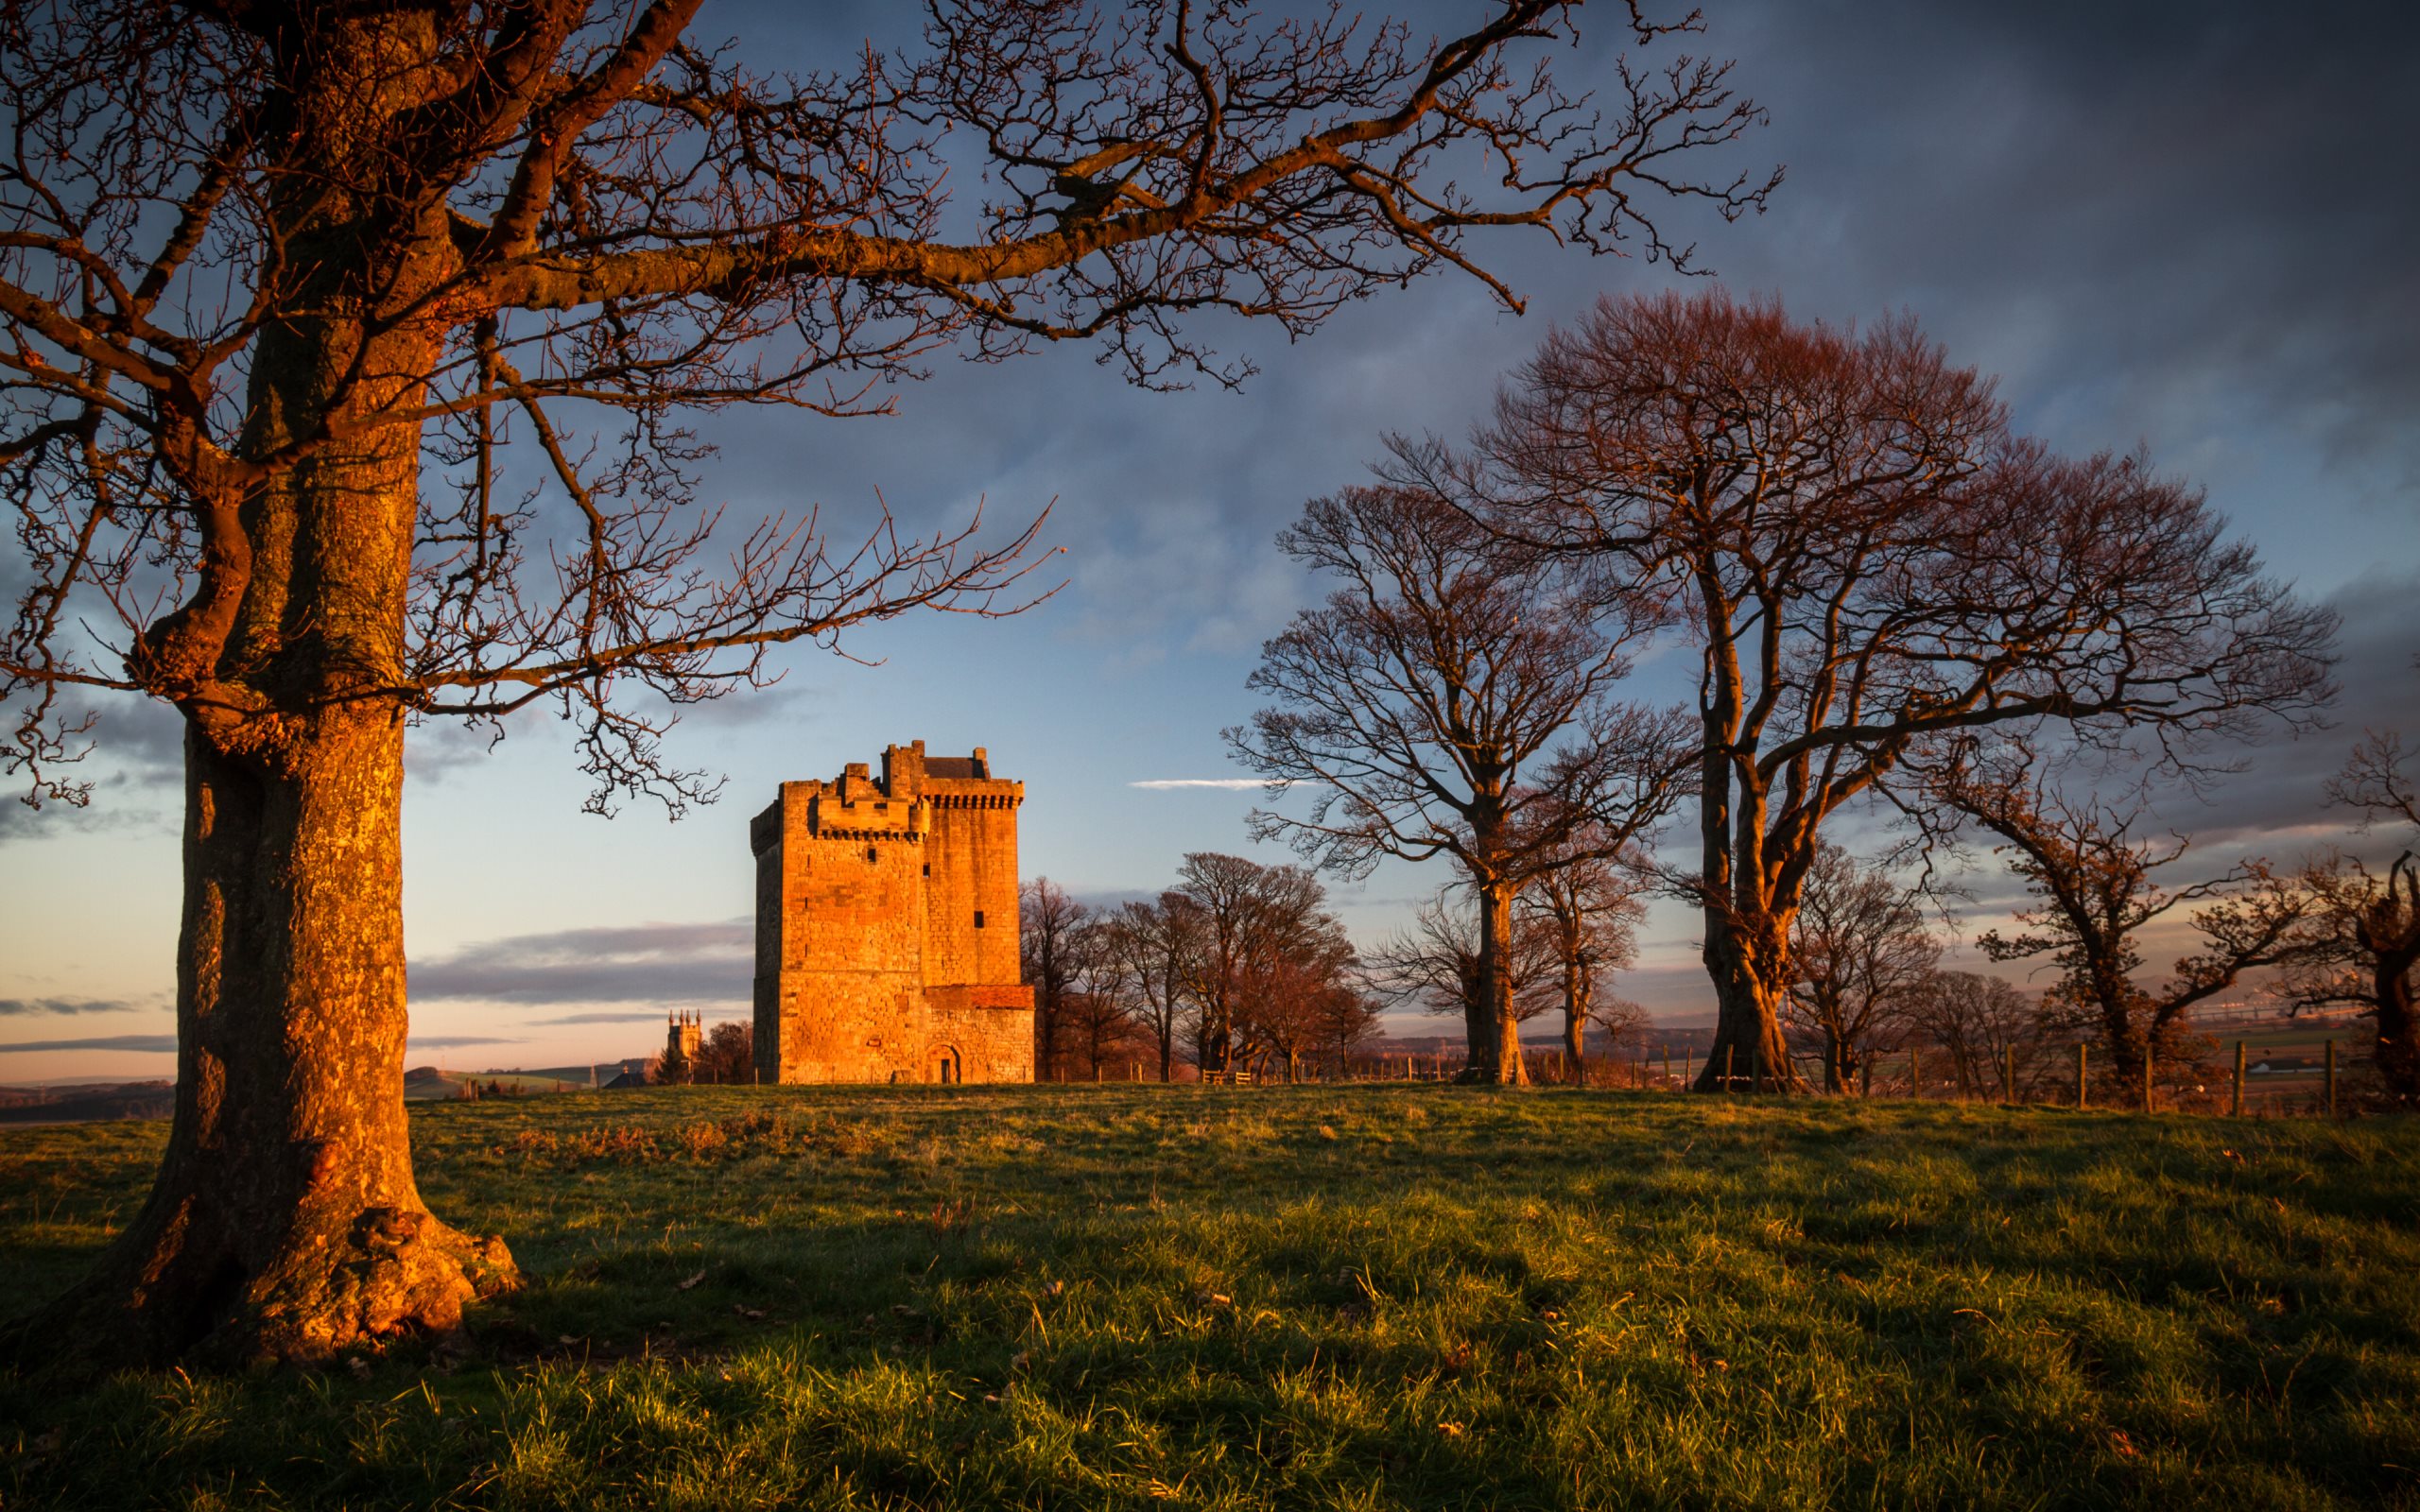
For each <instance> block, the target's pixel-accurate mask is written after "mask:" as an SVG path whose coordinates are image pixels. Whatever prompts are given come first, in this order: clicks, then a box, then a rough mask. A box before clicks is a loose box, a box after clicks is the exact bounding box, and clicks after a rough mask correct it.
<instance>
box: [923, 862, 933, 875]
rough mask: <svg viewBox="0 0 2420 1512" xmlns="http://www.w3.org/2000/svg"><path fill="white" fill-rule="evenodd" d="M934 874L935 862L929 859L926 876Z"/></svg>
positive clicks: (926, 863)
mask: <svg viewBox="0 0 2420 1512" xmlns="http://www.w3.org/2000/svg"><path fill="white" fill-rule="evenodd" d="M932 874H933V864H932V863H931V862H929V861H927V862H925V876H927V877H929V876H931V875H932Z"/></svg>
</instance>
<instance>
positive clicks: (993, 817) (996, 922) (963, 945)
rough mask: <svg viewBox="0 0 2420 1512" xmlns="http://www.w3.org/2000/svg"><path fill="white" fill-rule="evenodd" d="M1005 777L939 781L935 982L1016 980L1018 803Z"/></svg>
mask: <svg viewBox="0 0 2420 1512" xmlns="http://www.w3.org/2000/svg"><path fill="white" fill-rule="evenodd" d="M1021 785H1022V784H1011V783H1006V782H952V781H948V780H945V779H944V780H942V781H939V782H934V783H933V784H932V785H931V786H930V788H928V789H927V792H926V802H927V803H929V804H930V805H931V808H932V820H931V824H932V836H931V840H930V842H929V844H928V845H927V847H926V849H927V851H929V852H930V855H931V863H932V877H931V880H930V882H929V883H928V884H927V887H928V891H927V894H926V898H927V902H926V906H925V919H926V921H927V923H926V932H925V980H926V981H927V982H929V983H930V984H931V985H933V986H935V987H954V986H957V985H959V984H961V983H983V984H986V985H992V986H1004V985H1009V984H1012V983H1014V982H1016V980H1017V978H1018V975H1019V963H1018V960H1017V807H1016V806H1017V803H1018V801H1019V800H1020V799H1021V798H1022V796H1023V795H1022V794H1021V793H1014V792H1005V793H1004V792H997V791H986V790H987V789H997V788H1008V787H1011V786H1021Z"/></svg>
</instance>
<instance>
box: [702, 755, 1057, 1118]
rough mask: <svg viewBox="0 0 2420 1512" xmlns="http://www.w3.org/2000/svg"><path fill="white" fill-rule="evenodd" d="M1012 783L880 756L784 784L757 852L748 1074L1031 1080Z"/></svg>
mask: <svg viewBox="0 0 2420 1512" xmlns="http://www.w3.org/2000/svg"><path fill="white" fill-rule="evenodd" d="M1024 801H1025V784H1024V783H1023V782H1006V781H1003V780H1001V779H999V778H995V777H994V776H993V775H992V766H991V762H990V759H989V758H988V756H987V755H986V754H985V752H984V750H983V747H980V746H977V747H975V753H974V754H973V755H971V756H932V757H928V756H926V755H925V743H924V742H923V741H921V740H920V741H917V742H916V743H915V744H914V745H912V746H892V747H890V748H888V749H887V750H885V751H884V752H883V753H882V777H881V779H880V780H879V781H876V780H875V779H873V777H872V776H871V775H870V774H869V772H868V770H867V766H866V764H864V763H861V762H860V763H853V764H851V765H849V766H848V768H847V769H846V770H844V771H843V772H842V773H841V774H840V777H839V779H838V781H837V782H784V783H783V784H782V793H781V797H780V798H779V799H775V800H774V801H773V803H772V805H771V806H770V807H769V808H767V809H766V810H765V811H764V812H763V813H762V814H759V815H757V816H756V817H755V819H754V821H753V822H752V823H751V824H750V826H749V844H750V848H751V849H752V850H753V851H755V854H756V1074H757V1077H758V1079H759V1080H761V1081H765V1082H812V1081H856V1082H864V1081H879V1082H899V1081H933V1082H955V1081H1031V1080H1032V1079H1033V992H1032V989H1031V988H1027V987H1025V986H1023V985H1022V984H1021V983H1020V982H1019V980H1018V976H1019V969H1018V958H1017V809H1018V806H1019V805H1021V804H1022V803H1024Z"/></svg>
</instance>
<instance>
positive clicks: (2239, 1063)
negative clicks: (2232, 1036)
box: [2229, 1040, 2243, 1118]
mask: <svg viewBox="0 0 2420 1512" xmlns="http://www.w3.org/2000/svg"><path fill="white" fill-rule="evenodd" d="M2229 1116H2231V1117H2234V1118H2241V1117H2242V1116H2243V1041H2242V1040H2237V1041H2236V1042H2235V1106H2234V1107H2233V1108H2231V1109H2229Z"/></svg>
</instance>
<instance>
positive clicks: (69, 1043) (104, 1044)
mask: <svg viewBox="0 0 2420 1512" xmlns="http://www.w3.org/2000/svg"><path fill="white" fill-rule="evenodd" d="M176 1048H177V1037H176V1036H175V1035H172V1034H112V1035H101V1036H98V1037H96V1038H94V1039H89V1040H19V1041H17V1042H16V1043H14V1044H0V1056H6V1055H31V1054H32V1053H34V1052H35V1051H38V1050H129V1051H135V1052H138V1053H141V1054H145V1055H162V1054H173V1053H174V1052H175V1050H176Z"/></svg>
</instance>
